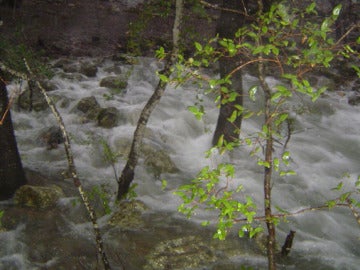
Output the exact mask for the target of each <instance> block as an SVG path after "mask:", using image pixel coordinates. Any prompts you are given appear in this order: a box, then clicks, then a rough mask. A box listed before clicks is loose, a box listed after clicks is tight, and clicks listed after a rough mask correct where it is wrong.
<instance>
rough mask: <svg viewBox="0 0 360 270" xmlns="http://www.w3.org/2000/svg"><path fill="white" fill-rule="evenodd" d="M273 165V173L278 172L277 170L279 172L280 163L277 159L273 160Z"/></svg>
mask: <svg viewBox="0 0 360 270" xmlns="http://www.w3.org/2000/svg"><path fill="white" fill-rule="evenodd" d="M273 164H274V169H275V171H278V170H279V166H280V161H279V159H278V158H274V161H273Z"/></svg>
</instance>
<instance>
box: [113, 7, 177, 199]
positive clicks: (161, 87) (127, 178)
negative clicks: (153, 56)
mask: <svg viewBox="0 0 360 270" xmlns="http://www.w3.org/2000/svg"><path fill="white" fill-rule="evenodd" d="M183 6H184V1H183V0H176V14H175V21H174V27H173V49H172V52H171V55H170V57H169V58H168V59H167V62H166V65H165V68H164V69H163V71H162V72H161V74H163V75H165V77H167V78H169V77H170V75H171V72H172V70H171V69H172V66H173V64H174V63H175V62H176V59H177V54H178V50H179V37H180V23H181V20H182V15H183ZM166 86H167V82H165V81H162V80H160V81H159V84H158V85H157V87H156V89H155V91H154V93H153V94H152V96H151V97H150V99H149V100H148V102H147V103H146V105H145V107H144V109H143V110H142V111H141V114H140V118H139V120H138V123H137V126H136V129H135V132H134V136H133V141H132V144H131V149H130V153H129V156H128V161H127V163H126V165H125V167H124V169H123V171H122V173H121V176H120V178H119V186H118V193H117V199H118V200H121V199H123V198H124V196H126V194H127V192H128V191H129V188H130V184H131V182H132V181H133V180H134V176H135V168H136V165H137V162H138V159H139V154H140V147H141V144H142V139H143V137H144V133H145V129H146V125H147V122H148V120H149V117H150V115H151V113H152V111H153V110H154V109H155V107H156V105H157V104H158V103H159V101H160V99H161V97H162V95H163V94H164V92H165V88H166Z"/></svg>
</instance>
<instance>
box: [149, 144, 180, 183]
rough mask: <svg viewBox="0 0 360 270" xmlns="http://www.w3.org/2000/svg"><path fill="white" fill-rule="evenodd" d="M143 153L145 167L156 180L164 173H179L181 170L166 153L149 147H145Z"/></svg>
mask: <svg viewBox="0 0 360 270" xmlns="http://www.w3.org/2000/svg"><path fill="white" fill-rule="evenodd" d="M142 151H143V153H144V156H145V161H144V164H145V166H146V167H147V169H148V171H149V172H151V173H153V174H154V176H155V177H156V178H160V175H161V174H162V173H176V172H179V169H178V168H177V167H176V165H175V163H174V162H173V161H172V160H171V158H170V156H169V155H168V154H167V153H166V152H165V151H163V150H158V149H154V148H151V147H149V146H148V145H144V146H143V149H142Z"/></svg>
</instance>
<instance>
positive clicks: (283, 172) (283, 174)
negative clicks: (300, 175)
mask: <svg viewBox="0 0 360 270" xmlns="http://www.w3.org/2000/svg"><path fill="white" fill-rule="evenodd" d="M288 175H296V172H295V171H293V170H290V171H282V172H280V176H288Z"/></svg>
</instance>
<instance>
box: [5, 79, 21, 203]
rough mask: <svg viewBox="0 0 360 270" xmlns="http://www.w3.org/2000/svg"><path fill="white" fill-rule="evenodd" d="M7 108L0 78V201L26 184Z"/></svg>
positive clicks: (6, 96) (7, 101) (9, 196)
mask: <svg viewBox="0 0 360 270" xmlns="http://www.w3.org/2000/svg"><path fill="white" fill-rule="evenodd" d="M8 106H10V104H9V99H8V93H7V90H6V85H5V83H4V81H3V80H2V79H1V78H0V119H1V121H2V122H1V124H0V151H1V157H0V200H6V199H9V198H11V197H12V196H13V195H14V192H15V191H16V189H18V188H19V187H20V186H22V185H24V184H26V178H25V173H24V170H23V167H22V164H21V159H20V155H19V152H18V148H17V144H16V138H15V134H14V129H13V125H12V121H11V114H10V110H9V107H8Z"/></svg>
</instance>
